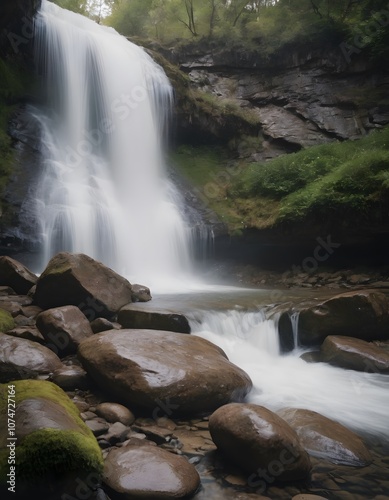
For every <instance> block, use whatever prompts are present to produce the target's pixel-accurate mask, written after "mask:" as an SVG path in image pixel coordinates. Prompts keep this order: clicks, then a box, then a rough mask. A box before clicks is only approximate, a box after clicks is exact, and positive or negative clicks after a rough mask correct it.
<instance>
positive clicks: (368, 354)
mask: <svg viewBox="0 0 389 500" xmlns="http://www.w3.org/2000/svg"><path fill="white" fill-rule="evenodd" d="M320 352H321V359H322V361H325V362H326V363H330V364H331V365H334V366H340V367H341V368H348V369H349V370H357V371H360V372H371V373H387V374H389V352H388V351H386V350H384V349H381V348H380V347H377V346H376V345H374V344H372V343H369V342H365V341H364V340H360V339H353V338H351V337H342V336H337V335H330V336H329V337H327V338H326V339H325V341H324V342H323V344H322V346H321V349H320Z"/></svg>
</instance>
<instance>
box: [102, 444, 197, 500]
mask: <svg viewBox="0 0 389 500" xmlns="http://www.w3.org/2000/svg"><path fill="white" fill-rule="evenodd" d="M103 480H104V483H105V485H106V486H107V488H108V490H107V493H108V495H109V494H110V493H111V492H113V493H114V495H115V496H117V495H120V498H122V499H123V500H127V499H128V500H133V499H135V498H136V499H137V500H141V499H143V498H144V499H151V498H152V499H153V500H160V499H161V500H162V499H169V498H186V497H189V496H191V495H193V494H194V493H195V492H196V490H197V489H198V487H199V485H200V477H199V475H198V472H197V471H196V469H195V467H194V466H193V465H192V464H190V463H189V462H188V460H187V459H186V458H184V457H180V456H177V455H174V454H173V453H169V452H168V451H165V450H163V449H161V448H158V447H155V446H147V445H140V444H138V445H128V446H124V447H122V448H118V449H113V450H111V451H110V452H109V454H108V456H107V458H106V460H105V466H104V473H103Z"/></svg>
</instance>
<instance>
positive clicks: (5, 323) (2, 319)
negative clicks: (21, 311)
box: [0, 309, 15, 333]
mask: <svg viewBox="0 0 389 500" xmlns="http://www.w3.org/2000/svg"><path fill="white" fill-rule="evenodd" d="M12 328H15V321H14V319H13V317H12V316H11V314H10V313H9V312H8V311H5V310H4V309H0V332H4V333H5V332H8V330H12Z"/></svg>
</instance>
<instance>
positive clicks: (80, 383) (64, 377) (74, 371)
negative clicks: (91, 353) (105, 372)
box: [50, 366, 90, 391]
mask: <svg viewBox="0 0 389 500" xmlns="http://www.w3.org/2000/svg"><path fill="white" fill-rule="evenodd" d="M50 379H51V381H52V382H53V383H54V384H56V385H58V386H59V387H61V389H63V390H64V391H74V390H75V389H79V390H86V389H89V387H90V380H89V377H88V375H87V373H86V371H85V370H83V369H82V368H81V367H79V366H64V367H62V368H59V369H58V370H55V372H54V373H53V375H52V376H51V378H50Z"/></svg>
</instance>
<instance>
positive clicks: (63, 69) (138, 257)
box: [32, 0, 190, 284]
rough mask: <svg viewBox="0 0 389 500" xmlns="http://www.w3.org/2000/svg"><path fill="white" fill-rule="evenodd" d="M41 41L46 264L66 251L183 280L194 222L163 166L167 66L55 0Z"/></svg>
mask: <svg viewBox="0 0 389 500" xmlns="http://www.w3.org/2000/svg"><path fill="white" fill-rule="evenodd" d="M35 42H36V56H37V66H38V68H39V72H40V74H41V75H42V76H43V82H44V85H45V93H46V96H47V106H46V108H45V109H40V110H38V109H34V110H33V111H32V113H33V114H34V116H35V118H36V119H37V120H38V121H39V122H40V124H41V129H42V145H43V146H42V149H43V151H42V153H43V156H44V159H45V162H44V163H45V166H44V173H43V175H42V178H41V180H40V183H39V184H40V188H39V190H38V192H37V193H36V199H37V203H36V206H37V212H38V214H37V215H38V217H37V218H38V220H39V221H40V223H41V233H42V240H43V259H42V260H43V262H42V264H41V266H42V267H43V266H44V265H45V264H46V263H47V261H48V259H49V258H50V257H51V256H52V255H53V254H55V253H56V252H58V251H61V250H63V251H71V252H83V253H86V254H88V255H90V256H92V257H94V258H97V259H99V260H102V261H103V262H104V263H105V264H107V265H109V266H111V267H113V268H114V269H116V270H117V271H118V272H120V273H122V274H124V275H126V276H128V277H130V278H131V279H133V278H134V279H136V277H137V276H139V279H141V280H143V282H145V281H147V283H148V284H154V283H155V281H156V279H162V280H163V279H166V278H167V277H168V278H169V279H170V280H172V279H174V278H177V276H178V275H179V273H180V272H181V273H182V272H183V271H184V270H186V269H188V266H189V261H190V259H189V248H190V246H189V240H190V230H189V229H188V227H187V226H186V224H185V223H184V221H183V219H182V217H181V215H180V209H179V203H180V200H179V195H178V193H177V191H176V190H175V188H174V186H173V185H172V184H171V183H170V182H169V181H168V180H167V177H166V175H165V172H164V165H163V154H162V149H161V136H162V134H163V130H164V128H165V126H166V121H167V114H168V112H169V110H170V106H171V99H172V89H171V86H170V83H169V81H168V79H167V77H166V75H165V73H164V72H163V70H162V69H161V68H160V67H159V66H158V65H157V64H156V63H154V61H153V60H152V59H151V58H150V57H149V56H148V55H147V54H146V52H145V51H144V50H142V49H141V48H139V47H138V46H136V45H134V44H132V43H130V42H129V41H127V40H126V39H125V38H124V37H122V36H120V35H119V34H118V33H116V32H115V31H114V30H113V29H110V28H104V27H101V26H99V25H97V24H96V23H94V22H92V21H91V20H89V19H87V18H85V17H83V16H80V15H78V14H74V13H72V12H69V11H66V10H63V9H61V8H59V7H57V6H56V5H54V4H51V3H49V2H47V1H46V0H43V4H42V8H41V11H40V13H39V15H38V16H37V19H36V36H35Z"/></svg>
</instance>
